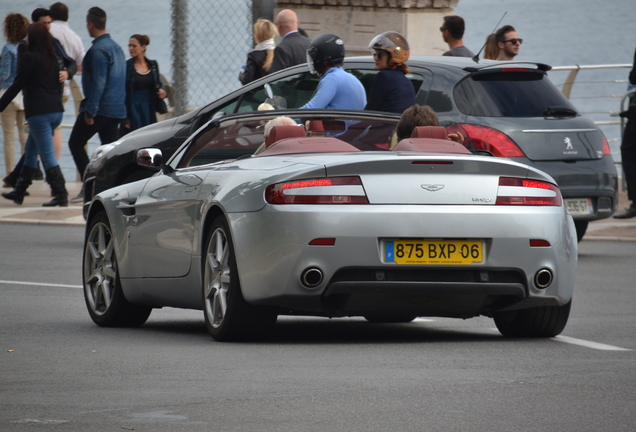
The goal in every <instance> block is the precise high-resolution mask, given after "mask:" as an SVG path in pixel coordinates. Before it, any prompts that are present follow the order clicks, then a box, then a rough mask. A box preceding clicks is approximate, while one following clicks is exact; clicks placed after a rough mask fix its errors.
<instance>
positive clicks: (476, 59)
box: [473, 11, 508, 63]
mask: <svg viewBox="0 0 636 432" xmlns="http://www.w3.org/2000/svg"><path fill="white" fill-rule="evenodd" d="M507 13H508V11H505V12H504V13H503V15H502V16H501V18H499V21H498V22H497V24H496V25H495V28H494V29H492V32H491V33H490V34H493V33H494V32H495V31H496V30H497V27H498V26H499V24H500V23H501V20H503V19H504V17H505V16H506V14H507ZM488 36H490V35H488ZM487 43H488V38H486V42H484V44H483V45H482V47H481V49H480V50H479V52H478V53H477V55H476V56H475V57H473V61H474V62H475V63H479V54H481V52H482V51H483V49H484V48H485V47H486V44H487Z"/></svg>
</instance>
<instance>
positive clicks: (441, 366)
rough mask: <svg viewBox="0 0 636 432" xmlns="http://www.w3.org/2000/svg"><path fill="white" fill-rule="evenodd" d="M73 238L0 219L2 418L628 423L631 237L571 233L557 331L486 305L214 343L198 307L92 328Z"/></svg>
mask: <svg viewBox="0 0 636 432" xmlns="http://www.w3.org/2000/svg"><path fill="white" fill-rule="evenodd" d="M82 240H83V229H82V227H77V226H46V225H26V224H0V256H1V257H2V258H1V260H0V295H1V297H0V298H1V301H0V349H1V351H0V430H2V431H14V430H15V431H26V430H28V431H32V430H53V431H55V430H64V431H94V430H95V431H102V430H103V431H120V430H135V431H295V432H296V431H336V430H342V431H365V432H366V431H556V430H558V431H560V432H566V431H595V432H596V431H630V432H632V431H633V430H634V429H635V425H636V410H634V407H635V406H636V337H635V336H634V335H635V334H636V320H635V318H634V310H635V309H636V295H635V291H634V287H635V286H636V284H635V283H634V281H635V280H636V266H635V265H634V257H636V242H601V241H594V242H585V241H583V242H582V243H581V246H580V258H579V270H578V281H577V287H576V292H575V297H574V303H573V309H572V315H571V317H570V321H569V323H568V325H567V327H566V328H565V331H564V332H563V335H562V336H560V337H557V338H554V339H548V340H512V339H504V338H503V337H501V336H500V335H499V333H498V332H497V331H496V330H495V326H494V323H493V322H492V321H491V320H490V319H488V318H475V319H470V320H465V321H462V320H453V319H438V318H434V319H431V320H424V319H421V320H418V321H416V322H414V323H411V324H400V325H378V324H369V323H366V322H365V321H364V320H362V319H337V320H336V319H334V320H327V319H310V318H280V319H279V322H278V324H277V326H276V329H275V331H274V333H273V334H272V336H271V338H269V339H268V340H267V341H264V342H262V343H234V344H229V343H227V344H223V343H217V342H214V341H212V340H211V339H210V338H209V337H208V335H207V333H206V331H205V326H204V323H203V316H202V313H201V312H199V311H181V310H176V309H165V310H155V311H153V313H152V315H151V316H150V319H149V321H148V322H147V323H146V325H144V326H143V327H141V328H137V329H102V328H99V327H97V326H95V325H94V324H93V323H92V321H91V320H90V318H89V316H88V313H87V312H86V309H85V305H84V300H83V297H82V291H81V255H82Z"/></svg>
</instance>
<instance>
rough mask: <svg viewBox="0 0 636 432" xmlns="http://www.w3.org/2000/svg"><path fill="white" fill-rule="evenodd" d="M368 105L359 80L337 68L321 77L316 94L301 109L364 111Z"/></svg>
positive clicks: (331, 69)
mask: <svg viewBox="0 0 636 432" xmlns="http://www.w3.org/2000/svg"><path fill="white" fill-rule="evenodd" d="M366 104H367V94H366V92H365V91H364V86H363V85H362V83H360V81H359V80H358V78H356V77H355V76H353V75H351V74H350V73H348V72H345V70H344V69H342V68H341V67H339V66H335V67H331V68H330V69H329V70H328V71H327V72H326V73H325V74H324V75H323V76H321V77H320V83H319V84H318V89H317V90H316V94H315V95H314V97H313V98H311V100H310V101H309V102H307V103H306V104H305V105H303V106H301V107H300V108H301V109H303V108H307V109H309V108H332V109H351V110H363V109H364V106H365V105H366Z"/></svg>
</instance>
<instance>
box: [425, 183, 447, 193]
mask: <svg viewBox="0 0 636 432" xmlns="http://www.w3.org/2000/svg"><path fill="white" fill-rule="evenodd" d="M420 186H422V189H426V190H427V191H431V192H437V191H438V190H440V189H444V185H442V184H423V185H420Z"/></svg>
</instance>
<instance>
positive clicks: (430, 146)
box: [393, 128, 472, 154]
mask: <svg viewBox="0 0 636 432" xmlns="http://www.w3.org/2000/svg"><path fill="white" fill-rule="evenodd" d="M442 129H444V128H442ZM393 151H415V152H420V153H456V154H472V153H471V152H470V150H468V149H467V148H466V147H464V146H463V145H462V144H460V143H458V142H455V141H451V140H449V139H448V138H446V139H443V140H442V139H436V138H406V139H403V140H402V141H400V142H399V143H397V145H396V146H395V147H393Z"/></svg>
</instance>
